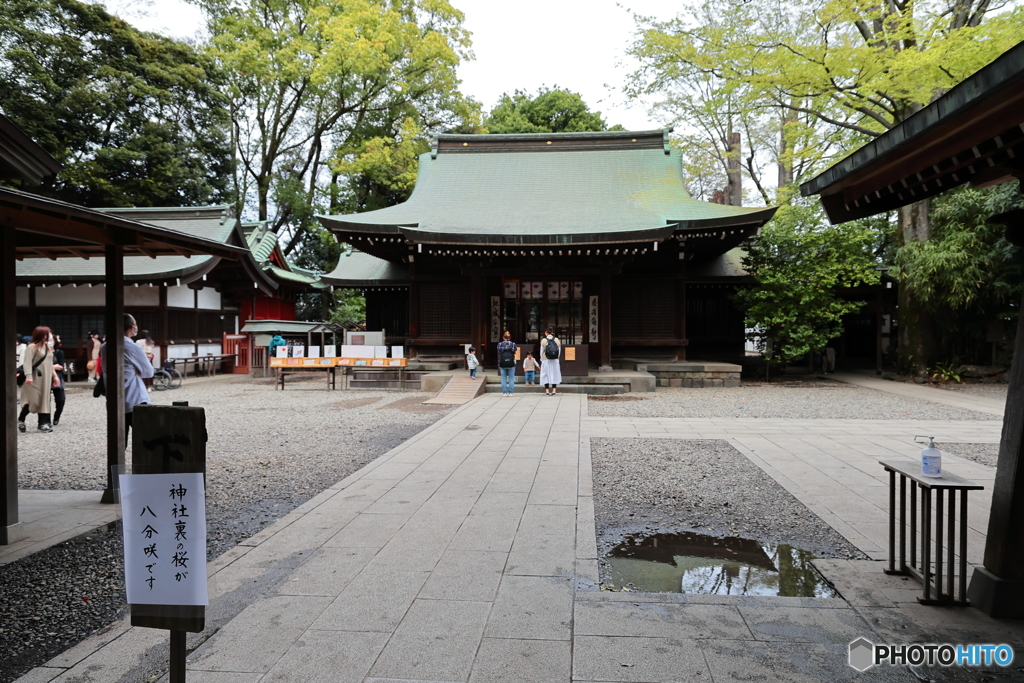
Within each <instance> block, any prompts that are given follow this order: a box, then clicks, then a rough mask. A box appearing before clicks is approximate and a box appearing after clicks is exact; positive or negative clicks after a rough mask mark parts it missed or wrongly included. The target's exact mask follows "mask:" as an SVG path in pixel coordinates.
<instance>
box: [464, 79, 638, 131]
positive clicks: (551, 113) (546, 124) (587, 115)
mask: <svg viewBox="0 0 1024 683" xmlns="http://www.w3.org/2000/svg"><path fill="white" fill-rule="evenodd" d="M484 127H485V128H486V129H487V132H488V133H582V132H587V131H599V130H624V129H623V127H622V126H620V125H615V126H612V127H611V128H609V127H608V124H607V123H605V120H604V119H603V118H602V117H601V112H592V111H590V108H589V107H587V104H586V102H584V101H583V97H581V96H580V95H579V94H578V93H574V92H571V91H569V90H562V89H559V88H558V87H557V86H556V87H555V88H553V89H548V88H545V87H542V88H540V90H538V91H537V94H536V95H535V96H530V95H529V94H528V93H526V92H524V91H522V90H516V91H515V92H514V93H513V94H511V95H509V94H508V93H505V94H504V95H502V96H501V98H500V99H499V100H498V103H497V104H496V105H494V108H493V109H491V113H490V114H489V115H488V116H487V119H486V120H485V121H484Z"/></svg>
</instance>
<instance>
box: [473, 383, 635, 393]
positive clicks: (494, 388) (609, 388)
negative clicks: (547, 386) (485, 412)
mask: <svg viewBox="0 0 1024 683" xmlns="http://www.w3.org/2000/svg"><path fill="white" fill-rule="evenodd" d="M628 391H629V387H628V386H625V385H623V384H559V385H558V393H560V394H588V395H592V396H610V395H612V394H625V393H626V392H628ZM484 392H485V393H488V394H500V393H501V383H500V382H499V383H496V384H495V383H492V382H488V383H487V387H486V388H485V389H484ZM515 393H517V394H542V393H544V387H543V386H542V385H539V384H538V385H537V386H530V387H528V386H525V385H522V384H516V388H515Z"/></svg>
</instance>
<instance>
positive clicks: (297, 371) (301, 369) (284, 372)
mask: <svg viewBox="0 0 1024 683" xmlns="http://www.w3.org/2000/svg"><path fill="white" fill-rule="evenodd" d="M276 370H277V382H276V383H275V385H274V388H275V389H280V390H281V391H284V378H285V377H287V376H288V375H309V374H314V373H317V372H325V373H327V390H328V391H331V390H333V389H335V388H336V386H335V379H336V375H337V373H335V367H334V366H333V365H294V366H288V367H283V368H276Z"/></svg>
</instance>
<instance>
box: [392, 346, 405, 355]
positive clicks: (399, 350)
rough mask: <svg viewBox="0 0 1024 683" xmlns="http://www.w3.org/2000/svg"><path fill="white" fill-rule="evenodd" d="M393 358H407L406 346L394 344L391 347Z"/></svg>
mask: <svg viewBox="0 0 1024 683" xmlns="http://www.w3.org/2000/svg"><path fill="white" fill-rule="evenodd" d="M391 357H392V358H405V347H404V346H392V347H391Z"/></svg>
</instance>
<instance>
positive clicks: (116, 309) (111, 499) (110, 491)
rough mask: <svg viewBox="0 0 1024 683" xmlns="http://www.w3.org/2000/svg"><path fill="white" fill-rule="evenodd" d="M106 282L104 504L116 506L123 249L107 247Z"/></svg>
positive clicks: (120, 432)
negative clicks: (105, 486) (105, 470)
mask: <svg viewBox="0 0 1024 683" xmlns="http://www.w3.org/2000/svg"><path fill="white" fill-rule="evenodd" d="M104 250H105V252H106V253H105V254H104V258H105V265H106V276H107V282H106V287H105V290H106V292H105V294H106V311H105V313H106V316H105V321H104V323H105V324H104V328H105V329H106V332H107V345H106V347H105V349H104V360H105V362H104V366H105V367H104V372H103V383H104V384H105V385H106V388H107V488H106V490H105V491H104V492H103V497H102V498H100V502H101V503H116V502H117V500H116V496H115V495H114V488H115V482H114V479H113V475H112V474H111V469H110V468H111V467H114V466H115V465H117V466H122V467H123V466H124V449H125V439H124V247H120V246H107V247H104Z"/></svg>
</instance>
